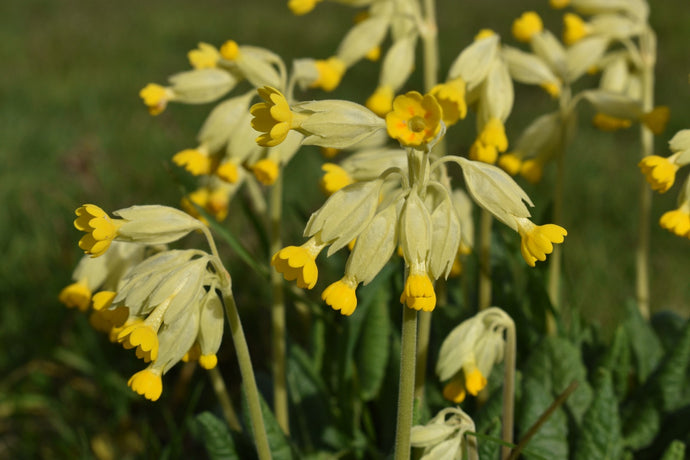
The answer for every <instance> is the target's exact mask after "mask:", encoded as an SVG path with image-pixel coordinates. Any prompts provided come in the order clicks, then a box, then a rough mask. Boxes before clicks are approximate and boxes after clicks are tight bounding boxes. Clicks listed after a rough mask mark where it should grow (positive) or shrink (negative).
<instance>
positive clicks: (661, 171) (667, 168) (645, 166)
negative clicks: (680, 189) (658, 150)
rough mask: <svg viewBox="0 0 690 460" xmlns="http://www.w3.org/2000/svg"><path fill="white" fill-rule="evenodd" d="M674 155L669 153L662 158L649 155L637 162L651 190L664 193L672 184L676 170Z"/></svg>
mask: <svg viewBox="0 0 690 460" xmlns="http://www.w3.org/2000/svg"><path fill="white" fill-rule="evenodd" d="M675 156H676V155H671V156H670V157H668V158H664V157H660V156H658V155H649V156H646V157H644V158H643V159H642V160H641V161H640V162H639V163H638V164H637V166H639V167H640V169H641V170H642V174H644V175H645V178H646V179H647V182H649V185H651V186H652V190H655V191H657V192H659V193H665V192H667V191H668V189H670V188H671V187H672V186H673V183H674V182H675V181H676V172H677V171H678V165H677V164H676V163H675V161H674V157H675Z"/></svg>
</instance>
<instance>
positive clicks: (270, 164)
mask: <svg viewBox="0 0 690 460" xmlns="http://www.w3.org/2000/svg"><path fill="white" fill-rule="evenodd" d="M252 172H253V173H254V177H256V180H258V181H259V182H261V183H262V184H264V185H273V184H274V183H275V181H276V179H277V178H278V174H279V173H280V168H279V167H278V164H277V163H276V162H275V161H273V160H271V159H270V158H264V159H263V160H259V161H257V162H256V163H254V164H253V165H252Z"/></svg>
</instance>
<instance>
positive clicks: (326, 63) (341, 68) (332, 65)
mask: <svg viewBox="0 0 690 460" xmlns="http://www.w3.org/2000/svg"><path fill="white" fill-rule="evenodd" d="M315 65H316V70H317V71H318V72H319V77H318V78H317V79H316V81H315V82H314V83H312V85H311V87H312V88H321V89H323V90H324V91H333V90H334V89H336V88H337V87H338V85H339V84H340V80H342V78H343V75H345V70H346V67H345V63H344V62H343V61H342V60H340V59H338V58H337V57H335V56H333V57H330V58H328V59H326V60H318V61H316V62H315Z"/></svg>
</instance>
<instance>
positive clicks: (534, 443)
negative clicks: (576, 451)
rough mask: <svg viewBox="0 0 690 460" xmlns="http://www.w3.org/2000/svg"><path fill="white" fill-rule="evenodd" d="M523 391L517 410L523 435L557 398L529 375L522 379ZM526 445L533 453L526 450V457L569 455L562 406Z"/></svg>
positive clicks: (566, 422)
mask: <svg viewBox="0 0 690 460" xmlns="http://www.w3.org/2000/svg"><path fill="white" fill-rule="evenodd" d="M522 391H523V393H522V399H521V401H520V405H519V407H520V410H519V411H518V427H519V433H520V438H522V437H523V436H524V435H525V434H526V433H527V431H528V430H529V429H530V428H531V427H532V425H534V423H535V422H536V421H537V420H539V418H540V417H541V415H542V414H543V413H544V412H545V411H546V410H547V409H548V407H549V406H550V405H551V403H552V402H553V401H554V397H553V396H552V395H551V392H549V391H548V390H547V389H546V387H545V386H544V385H543V383H542V382H541V381H539V380H535V379H532V378H530V377H526V378H525V380H524V381H523V390H522ZM527 447H528V449H529V451H530V452H533V453H534V454H536V455H530V454H529V453H528V452H527V451H525V452H524V457H525V458H539V457H541V456H543V457H546V458H568V420H567V417H566V415H565V412H564V411H563V409H562V408H558V409H556V411H554V413H553V414H551V416H550V417H549V419H548V420H547V421H546V422H545V423H544V424H543V425H542V426H541V428H540V429H539V431H537V433H536V434H535V435H534V436H533V437H532V439H530V441H529V443H528V444H527Z"/></svg>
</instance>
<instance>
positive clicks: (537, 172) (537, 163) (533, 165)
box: [520, 158, 544, 184]
mask: <svg viewBox="0 0 690 460" xmlns="http://www.w3.org/2000/svg"><path fill="white" fill-rule="evenodd" d="M520 175H521V176H522V177H524V178H525V179H527V180H528V181H529V182H531V183H532V184H536V183H537V182H539V181H540V180H541V177H542V176H543V175H544V163H543V160H541V159H539V158H535V159H530V160H526V161H524V162H523V163H522V166H521V167H520Z"/></svg>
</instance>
